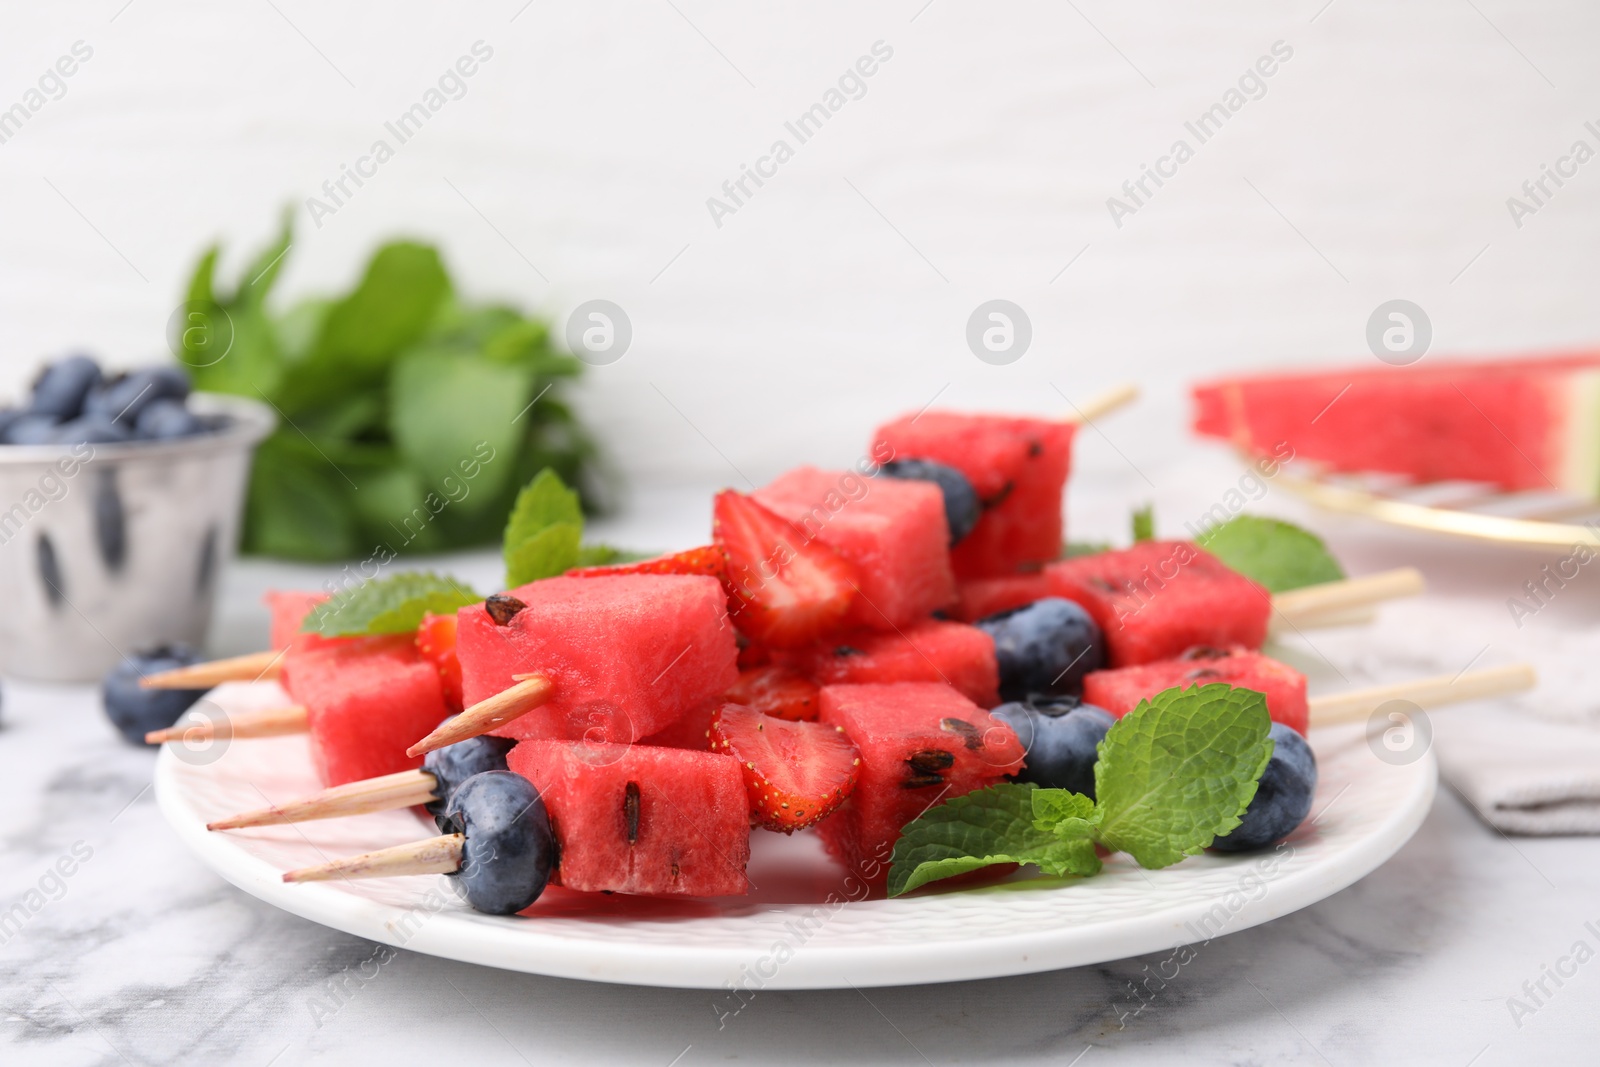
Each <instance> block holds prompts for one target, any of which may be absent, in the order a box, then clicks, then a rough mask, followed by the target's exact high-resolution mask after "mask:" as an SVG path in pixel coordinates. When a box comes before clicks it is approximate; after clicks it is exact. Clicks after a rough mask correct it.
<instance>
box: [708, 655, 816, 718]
mask: <svg viewBox="0 0 1600 1067" xmlns="http://www.w3.org/2000/svg"><path fill="white" fill-rule="evenodd" d="M817 692H818V689H817V683H816V682H813V681H812V680H811V679H809V678H807V677H805V676H804V675H802V674H799V673H797V672H795V671H793V670H791V669H789V668H788V667H780V666H778V665H777V664H773V665H771V666H767V667H756V668H753V669H751V670H748V671H740V672H739V680H738V681H737V682H734V683H733V687H732V688H730V689H729V690H728V691H727V692H726V693H724V694H722V699H723V700H724V701H726V702H727V703H729V704H740V705H743V706H744V707H747V708H750V709H751V710H753V711H759V712H760V713H761V714H763V715H771V716H772V717H773V718H775V719H788V720H790V721H791V722H813V721H815V720H816V717H817V712H818V711H820V710H821V709H820V708H819V707H818V706H817Z"/></svg>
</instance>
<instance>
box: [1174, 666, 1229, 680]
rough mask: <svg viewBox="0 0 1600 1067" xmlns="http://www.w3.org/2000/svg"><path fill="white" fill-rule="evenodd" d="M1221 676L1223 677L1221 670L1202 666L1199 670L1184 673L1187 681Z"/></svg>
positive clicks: (1184, 678)
mask: <svg viewBox="0 0 1600 1067" xmlns="http://www.w3.org/2000/svg"><path fill="white" fill-rule="evenodd" d="M1220 677H1222V675H1221V673H1220V672H1218V671H1214V670H1211V669H1210V668H1207V667H1201V668H1200V669H1199V670H1195V671H1190V672H1189V673H1188V674H1186V675H1184V676H1183V680H1184V681H1186V682H1196V681H1199V680H1200V679H1202V678H1220Z"/></svg>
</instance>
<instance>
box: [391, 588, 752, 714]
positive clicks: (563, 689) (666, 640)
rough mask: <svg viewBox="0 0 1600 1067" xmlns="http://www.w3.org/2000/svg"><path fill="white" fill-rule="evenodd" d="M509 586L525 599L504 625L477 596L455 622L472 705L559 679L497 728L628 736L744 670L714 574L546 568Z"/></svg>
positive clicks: (714, 691) (692, 704) (710, 694)
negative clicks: (550, 692)
mask: <svg viewBox="0 0 1600 1067" xmlns="http://www.w3.org/2000/svg"><path fill="white" fill-rule="evenodd" d="M510 595H511V596H514V597H516V598H517V599H518V600H521V601H522V602H523V603H524V604H526V605H527V607H526V608H525V609H524V610H522V611H520V612H518V613H517V614H516V615H515V616H514V617H512V619H511V621H510V622H508V623H507V624H506V625H504V626H499V625H496V624H495V621H494V619H492V618H491V617H490V616H489V614H488V612H486V611H485V610H484V607H483V605H482V604H472V605H469V606H467V607H464V608H462V609H461V610H460V611H459V612H458V613H457V626H456V656H457V658H458V659H459V660H460V661H461V687H462V699H463V700H464V701H465V702H466V704H467V705H468V706H469V707H470V706H471V705H473V704H476V703H477V702H479V701H481V700H485V699H487V698H488V697H491V696H493V695H494V694H496V693H499V692H501V691H502V690H505V689H508V688H510V686H511V685H512V684H513V679H512V676H513V675H516V674H526V673H539V674H544V675H546V676H548V677H549V678H551V679H552V680H553V681H554V682H555V695H554V696H553V697H552V699H551V700H550V702H549V703H547V704H545V705H544V706H543V707H540V708H537V709H535V710H533V711H531V712H529V713H528V714H526V715H523V716H521V717H520V718H517V719H514V720H512V721H511V722H508V723H506V724H505V725H504V726H502V727H500V728H499V729H497V730H495V731H494V732H495V733H496V734H498V735H500V736H502V737H513V738H516V739H517V740H525V739H528V738H564V739H567V740H574V741H575V740H582V739H587V740H590V741H606V742H617V743H624V744H626V743H630V742H633V741H637V740H639V739H640V738H643V737H648V736H650V735H651V734H653V733H656V732H657V731H659V730H663V729H665V728H666V727H668V726H670V725H672V724H673V723H674V722H676V721H677V720H678V719H679V718H680V717H681V716H682V715H683V714H684V713H685V712H688V711H689V710H691V709H693V708H698V707H700V706H701V705H703V704H704V703H706V701H708V700H711V699H712V698H714V697H717V696H720V695H721V694H722V692H723V691H724V690H726V689H727V688H728V687H729V686H730V685H732V684H733V683H734V681H735V680H736V679H737V678H738V676H739V672H738V669H737V668H736V667H735V666H734V661H735V659H736V658H737V655H738V649H737V647H736V645H735V642H734V635H733V628H732V627H731V626H729V625H728V612H727V598H726V594H725V593H724V592H723V588H722V583H721V582H719V581H718V580H717V579H715V578H709V577H702V576H696V575H665V574H648V575H647V574H637V575H635V574H630V575H618V576H614V577H597V578H546V579H544V580H543V581H538V582H533V583H531V584H529V585H525V586H522V587H520V588H517V589H513V590H511V593H510ZM424 732H426V731H424ZM417 736H418V737H420V736H422V735H421V734H418V735H417ZM415 740H416V738H412V741H415Z"/></svg>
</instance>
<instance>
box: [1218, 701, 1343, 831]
mask: <svg viewBox="0 0 1600 1067" xmlns="http://www.w3.org/2000/svg"><path fill="white" fill-rule="evenodd" d="M1268 736H1270V737H1271V738H1272V759H1271V760H1270V761H1269V762H1268V763H1267V769H1266V770H1264V771H1262V772H1261V779H1260V781H1258V782H1257V783H1256V795H1255V797H1254V798H1252V799H1251V801H1250V806H1249V807H1248V808H1246V809H1245V812H1244V818H1242V819H1241V820H1240V822H1239V825H1238V826H1236V827H1234V828H1233V832H1232V833H1230V834H1227V835H1226V836H1224V837H1219V838H1217V839H1216V840H1215V841H1213V842H1211V847H1212V848H1217V849H1221V850H1222V851H1224V852H1242V851H1244V850H1245V849H1249V848H1261V847H1263V846H1265V845H1270V844H1272V843H1273V842H1274V841H1281V840H1283V839H1284V838H1285V837H1288V836H1289V835H1290V834H1292V833H1294V828H1295V827H1297V826H1299V825H1300V824H1301V823H1302V822H1304V821H1305V817H1306V816H1307V815H1309V814H1310V813H1311V795H1312V794H1313V793H1315V792H1316V791H1317V757H1316V756H1314V755H1312V754H1311V746H1310V745H1308V744H1306V739H1305V738H1303V737H1301V736H1300V735H1299V734H1297V733H1295V732H1294V731H1293V730H1291V729H1290V728H1289V727H1287V726H1285V725H1283V724H1282V723H1281V722H1275V723H1273V724H1272V732H1271V734H1269V735H1268Z"/></svg>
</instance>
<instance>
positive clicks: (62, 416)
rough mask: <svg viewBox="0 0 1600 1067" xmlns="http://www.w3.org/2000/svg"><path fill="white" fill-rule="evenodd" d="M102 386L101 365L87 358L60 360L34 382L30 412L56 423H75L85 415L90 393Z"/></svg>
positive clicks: (40, 374)
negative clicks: (73, 421)
mask: <svg viewBox="0 0 1600 1067" xmlns="http://www.w3.org/2000/svg"><path fill="white" fill-rule="evenodd" d="M99 384H100V364H98V363H96V362H95V361H94V360H92V359H90V358H89V357H88V356H68V357H67V358H66V359H58V360H56V361H55V362H54V363H51V364H50V365H49V366H47V367H45V369H44V370H42V371H40V372H39V377H38V378H36V379H34V382H33V397H32V398H31V399H30V400H29V401H28V410H29V411H31V412H33V413H34V414H35V415H48V416H50V417H51V418H53V419H55V420H56V421H57V422H63V421H65V420H67V419H75V418H77V417H78V414H79V413H80V412H81V411H83V402H84V400H85V399H86V398H87V397H88V395H89V393H90V391H91V390H92V389H94V387H95V386H97V385H99Z"/></svg>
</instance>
